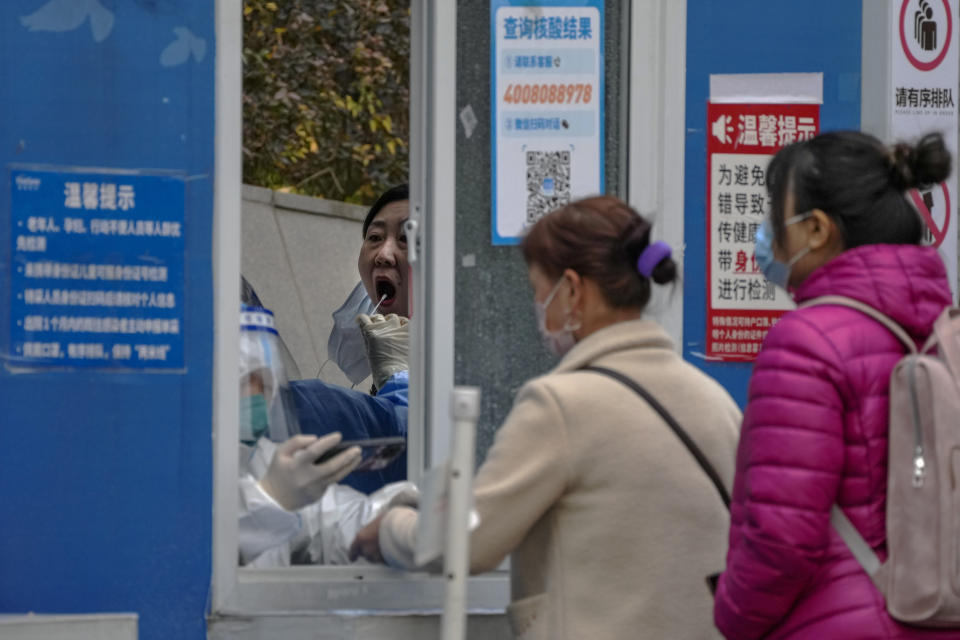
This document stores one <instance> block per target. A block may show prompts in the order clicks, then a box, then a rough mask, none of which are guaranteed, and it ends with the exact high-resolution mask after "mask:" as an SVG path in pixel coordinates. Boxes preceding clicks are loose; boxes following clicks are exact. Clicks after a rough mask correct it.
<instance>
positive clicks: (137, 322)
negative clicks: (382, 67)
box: [0, 0, 862, 640]
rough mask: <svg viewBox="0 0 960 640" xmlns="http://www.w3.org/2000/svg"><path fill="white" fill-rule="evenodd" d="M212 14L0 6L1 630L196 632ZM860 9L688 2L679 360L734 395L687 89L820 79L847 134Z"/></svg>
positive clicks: (203, 587) (208, 373) (208, 440)
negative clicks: (711, 323) (715, 351)
mask: <svg viewBox="0 0 960 640" xmlns="http://www.w3.org/2000/svg"><path fill="white" fill-rule="evenodd" d="M608 1H611V0H608ZM670 1H672V0H670ZM235 4H236V8H237V11H240V10H241V3H240V2H237V3H235ZM545 4H546V3H545ZM214 10H215V2H214V1H213V0H202V1H198V0H84V1H80V0H8V1H5V2H0V185H2V188H0V283H2V284H0V296H2V299H3V307H2V311H0V360H2V362H0V409H2V418H0V488H2V491H3V499H2V502H3V506H4V515H3V519H2V524H0V614H23V613H27V612H36V613H64V614H71V613H98V612H134V613H136V614H138V616H139V637H140V638H143V639H145V640H160V639H166V638H179V639H197V640H199V639H201V638H204V637H206V633H207V615H208V613H210V612H209V611H208V607H209V604H208V603H209V591H210V584H211V566H212V560H211V558H212V545H213V539H212V533H211V532H212V513H213V498H212V477H213V457H214V451H213V439H212V432H211V429H212V427H211V425H212V412H213V392H212V389H213V386H212V379H213V352H214V351H213V350H214V338H215V332H214V317H213V295H214V274H213V270H212V247H213V245H214V237H213V231H212V229H213V205H214V202H213V193H214V191H213V175H214V169H215V152H214V136H215V129H216V124H217V123H216V122H215V117H214V114H215V51H216V41H215V37H216V30H215V13H214ZM861 11H862V6H861V2H841V3H837V2H828V1H827V0H810V1H809V2H805V3H802V4H799V3H771V2H763V1H761V0H740V1H738V2H735V3H729V2H724V3H721V2H715V1H712V0H687V2H686V15H687V34H686V36H687V51H686V103H685V109H686V132H687V133H686V138H685V141H684V142H685V145H686V146H685V158H686V159H685V176H684V179H685V237H686V244H687V250H686V252H685V255H686V263H685V265H684V267H685V268H684V272H685V282H684V293H683V296H684V309H685V312H684V335H685V338H684V343H685V344H684V345H683V351H684V355H685V356H686V357H687V358H688V359H690V360H691V361H693V362H696V363H697V364H698V365H699V366H701V367H702V368H703V369H704V370H706V371H707V372H708V373H709V374H711V375H713V376H715V377H716V378H717V379H719V380H720V381H721V382H722V383H723V384H724V385H725V386H726V387H727V388H728V389H730V390H731V392H732V393H733V394H734V396H735V397H736V398H737V399H738V400H739V401H740V402H743V400H744V398H745V388H746V382H747V380H748V377H749V365H744V364H714V363H707V362H704V361H702V360H701V359H699V358H698V356H697V355H696V354H697V353H701V352H702V351H703V349H702V343H703V341H704V331H705V326H706V322H705V319H704V315H703V313H704V311H703V306H704V300H705V292H706V283H705V280H704V276H703V272H704V267H703V264H704V262H703V261H704V242H703V237H702V236H703V233H704V229H705V226H706V222H705V218H704V215H705V210H706V204H705V202H704V200H705V182H706V177H705V170H706V135H707V132H706V102H707V95H708V78H709V75H710V74H712V73H747V72H784V71H801V72H823V74H824V104H823V106H822V110H821V118H822V121H821V122H822V128H823V129H833V128H857V127H858V126H859V113H860V95H859V84H860V76H859V74H860V67H861V61H860V51H861V43H860V39H861V35H860V33H861ZM482 27H485V25H478V28H482ZM613 53H614V52H607V54H608V55H613ZM238 55H239V52H238ZM676 72H678V73H680V72H682V71H680V70H679V69H677V70H676ZM475 108H479V107H477V106H475ZM480 120H481V122H482V121H484V119H483V117H481V118H480ZM238 275H239V274H237V276H238ZM231 277H232V278H233V281H234V282H236V281H237V280H238V278H237V277H236V276H231Z"/></svg>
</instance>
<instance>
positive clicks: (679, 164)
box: [627, 0, 687, 353]
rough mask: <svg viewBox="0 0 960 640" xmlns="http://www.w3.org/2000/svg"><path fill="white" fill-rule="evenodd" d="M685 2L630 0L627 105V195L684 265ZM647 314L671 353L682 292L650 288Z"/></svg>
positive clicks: (677, 340)
mask: <svg viewBox="0 0 960 640" xmlns="http://www.w3.org/2000/svg"><path fill="white" fill-rule="evenodd" d="M686 51H687V2H686V0H633V2H632V5H631V10H630V106H629V114H630V115H629V143H628V147H629V149H628V154H629V159H628V167H629V168H628V174H627V175H628V190H627V194H628V195H627V200H628V202H629V203H630V204H631V206H633V207H634V208H635V209H636V210H638V211H639V212H640V213H641V214H644V215H645V216H650V218H651V219H652V221H653V235H654V238H655V239H657V240H664V241H666V242H667V243H668V244H669V245H670V246H671V247H672V248H673V258H674V260H676V261H677V264H678V265H680V267H681V269H682V266H683V254H684V235H683V225H684V209H683V204H684V203H683V185H684V148H685V145H686V124H685V118H686V108H685V107H686ZM648 314H649V315H650V316H651V317H652V318H653V319H655V320H657V322H659V323H660V324H661V326H663V327H664V328H665V329H666V330H667V332H668V333H669V334H670V337H671V338H673V341H674V344H675V345H676V348H677V350H678V351H680V352H681V353H682V351H683V349H682V345H683V295H682V291H681V289H680V288H679V287H678V288H677V290H676V291H670V289H669V288H666V289H664V288H663V287H654V295H653V298H652V300H651V303H650V305H649V307H648Z"/></svg>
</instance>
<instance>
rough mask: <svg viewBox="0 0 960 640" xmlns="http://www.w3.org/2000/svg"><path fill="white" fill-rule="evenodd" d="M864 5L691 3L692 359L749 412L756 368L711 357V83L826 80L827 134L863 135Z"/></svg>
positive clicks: (687, 348) (687, 335) (688, 294)
mask: <svg viewBox="0 0 960 640" xmlns="http://www.w3.org/2000/svg"><path fill="white" fill-rule="evenodd" d="M861 20H862V8H861V3H860V2H834V1H831V0H807V1H806V2H802V3H797V2H767V1H764V0H736V1H734V2H717V1H716V0H687V85H686V96H687V99H686V132H687V133H686V147H685V172H684V182H685V186H684V238H685V242H686V252H685V254H684V293H683V308H684V312H683V315H684V318H683V336H684V345H683V354H684V357H685V358H686V359H688V360H690V361H691V362H693V363H694V364H696V365H697V366H699V367H700V368H701V369H703V370H704V371H705V372H706V373H708V374H709V375H711V376H713V377H714V378H716V379H717V380H719V381H720V382H721V384H723V386H724V387H726V388H727V390H728V391H729V392H730V393H731V394H732V395H733V397H734V398H735V399H736V400H737V402H738V403H740V405H741V406H742V405H743V404H744V403H745V401H746V397H747V382H748V381H749V378H750V371H751V365H749V364H740V363H729V362H708V361H706V360H705V359H704V357H703V354H704V353H705V352H706V343H705V334H706V300H707V298H706V296H707V282H706V239H705V234H706V224H707V222H706V182H707V178H706V172H707V156H706V143H707V133H708V132H707V131H706V119H707V100H708V98H709V95H710V75H711V74H716V73H788V72H789V73H801V72H822V73H823V106H822V107H821V111H820V128H821V131H827V130H830V129H858V128H859V127H860V43H861Z"/></svg>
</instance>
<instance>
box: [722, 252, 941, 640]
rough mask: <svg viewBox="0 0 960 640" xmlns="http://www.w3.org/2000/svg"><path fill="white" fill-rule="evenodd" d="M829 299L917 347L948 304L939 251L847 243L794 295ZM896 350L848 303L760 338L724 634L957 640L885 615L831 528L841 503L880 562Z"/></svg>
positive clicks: (741, 459)
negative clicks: (856, 303)
mask: <svg viewBox="0 0 960 640" xmlns="http://www.w3.org/2000/svg"><path fill="white" fill-rule="evenodd" d="M827 294H834V295H844V296H849V297H851V298H856V299H857V300H860V301H862V302H865V303H867V304H869V305H872V306H873V307H875V308H877V309H879V310H880V311H882V312H883V313H885V314H887V315H888V316H890V317H892V318H893V319H894V320H896V321H897V322H899V323H900V324H901V325H902V326H903V327H904V328H905V329H906V330H907V331H908V332H909V333H910V334H911V335H912V336H913V337H914V338H915V339H916V340H917V342H918V343H920V342H922V341H923V340H924V339H925V338H926V336H927V335H928V334H929V332H930V330H931V327H932V326H933V321H934V320H935V319H936V317H937V315H938V314H939V313H940V311H941V310H942V309H943V307H944V306H946V305H948V304H950V301H951V300H950V287H949V285H948V283H947V277H946V270H945V269H944V266H943V262H942V261H941V259H940V257H939V256H938V255H937V252H936V251H935V250H934V249H931V248H927V247H917V246H905V245H870V246H864V247H858V248H855V249H850V250H847V251H845V252H844V253H842V254H841V255H840V256H838V257H837V258H835V259H834V260H832V261H830V262H829V263H827V264H826V265H824V266H823V267H821V268H819V269H817V270H816V271H815V272H814V273H812V274H811V275H810V276H809V277H808V278H807V280H806V281H805V282H804V283H803V284H802V285H801V286H800V288H799V289H798V290H797V291H796V296H795V298H796V300H797V302H798V303H799V302H803V301H804V300H809V299H811V298H815V297H818V296H822V295H827ZM902 355H903V347H902V346H901V345H900V343H899V342H898V341H897V339H896V338H895V337H894V336H893V335H892V334H891V333H890V332H889V331H887V329H885V328H883V326H881V325H880V324H878V323H877V322H876V321H874V320H871V319H870V318H868V317H866V316H864V315H863V314H861V313H859V312H857V311H855V310H853V309H849V308H845V307H838V306H816V307H808V308H803V309H798V310H796V311H792V312H790V313H788V314H786V315H785V316H784V317H783V318H782V319H781V320H780V322H778V323H777V325H776V326H775V327H774V328H773V329H772V330H771V331H770V333H769V334H768V336H767V339H766V341H765V342H764V344H763V349H762V350H761V352H760V355H759V357H758V358H757V361H756V364H755V367H754V371H753V377H752V378H751V380H750V389H749V398H748V403H747V409H746V412H745V415H744V422H743V429H742V432H741V435H740V443H739V447H738V451H737V472H736V479H735V481H734V489H733V505H732V511H731V517H732V520H731V525H730V547H729V551H728V553H727V569H726V572H724V574H723V575H722V577H721V579H720V583H719V586H718V590H717V594H716V605H715V609H714V619H715V621H716V624H717V627H718V628H719V629H720V631H721V632H722V633H723V634H724V636H726V637H727V638H729V639H731V640H733V639H750V638H777V639H780V638H791V639H794V638H804V639H807V638H809V639H811V640H819V639H824V640H854V639H856V640H860V639H863V640H868V639H869V640H875V639H877V638H928V637H930V638H960V631H930V630H921V629H916V628H911V627H907V626H904V625H901V624H898V623H896V622H894V621H893V620H891V618H890V617H889V616H888V615H887V613H886V610H885V609H884V603H883V597H882V595H881V594H880V592H879V591H878V590H877V589H876V588H875V587H874V586H873V584H872V582H871V581H870V579H869V578H868V577H867V575H866V574H865V573H864V572H863V570H862V569H861V568H860V565H858V564H857V561H856V560H855V559H854V558H853V556H852V555H850V552H849V551H848V550H847V548H846V547H845V546H844V544H843V541H842V540H841V539H840V538H839V536H838V535H837V534H836V533H835V532H834V531H833V530H832V528H831V527H830V523H829V517H830V507H831V505H832V504H833V503H834V502H837V503H839V505H840V506H841V507H842V508H843V510H844V512H845V513H846V514H847V516H848V517H849V518H850V520H851V521H852V522H853V524H854V526H855V527H856V528H857V530H859V531H860V533H861V534H862V535H863V536H864V538H865V539H866V540H867V541H868V542H869V543H870V544H871V545H872V546H873V548H874V549H875V550H876V551H877V553H878V554H879V555H880V557H881V558H885V557H886V536H885V533H884V517H885V508H886V474H887V400H888V397H887V389H888V384H889V379H890V373H891V371H892V369H893V366H894V364H895V363H896V362H897V360H899V359H900V358H901V357H902Z"/></svg>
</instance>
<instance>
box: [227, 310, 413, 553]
mask: <svg viewBox="0 0 960 640" xmlns="http://www.w3.org/2000/svg"><path fill="white" fill-rule="evenodd" d="M240 322H241V330H240V371H239V373H240V376H239V382H240V480H239V483H238V487H239V498H240V505H239V507H240V514H239V536H238V538H239V562H240V564H241V565H248V566H254V567H277V566H287V565H290V564H345V563H348V562H349V558H348V555H349V548H350V543H351V542H352V541H353V539H354V538H355V537H356V534H357V532H358V531H359V530H360V529H361V528H362V527H363V526H364V525H365V524H367V523H368V522H370V521H372V520H373V519H374V518H375V517H376V516H377V515H378V514H379V512H380V510H381V509H382V508H383V507H385V506H388V505H398V504H410V503H413V504H415V503H416V488H415V487H414V486H413V485H412V484H411V483H408V482H397V483H393V484H389V485H387V486H385V487H383V488H382V489H380V490H379V491H376V492H375V493H373V494H371V495H365V494H363V493H361V492H359V491H357V490H355V489H352V488H350V487H348V486H346V485H341V484H337V483H338V482H339V481H340V480H341V479H342V478H343V477H344V476H346V475H347V474H348V473H350V472H351V471H353V469H354V468H355V467H356V466H357V464H359V462H360V460H361V452H360V449H359V448H358V447H351V448H350V449H347V450H345V451H343V452H341V453H338V454H337V455H335V456H333V457H332V458H330V459H329V460H326V461H325V462H323V463H317V460H318V459H319V458H320V457H321V456H322V455H323V454H324V453H326V452H327V451H329V450H330V449H331V448H333V447H334V446H336V445H337V444H338V443H339V442H340V440H341V435H340V433H339V432H335V433H330V434H327V435H324V436H322V437H317V436H316V435H307V434H301V433H299V427H298V424H297V419H296V413H295V410H294V405H293V400H292V398H291V396H290V391H289V385H288V380H287V375H286V366H285V363H284V358H283V357H282V354H283V353H284V348H283V346H282V342H281V340H280V337H279V335H278V334H277V331H276V329H275V328H274V323H273V314H272V313H271V312H270V311H268V310H266V309H263V308H255V307H248V306H244V307H242V309H241V313H240ZM289 366H293V365H292V363H291V364H290V365H289Z"/></svg>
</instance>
